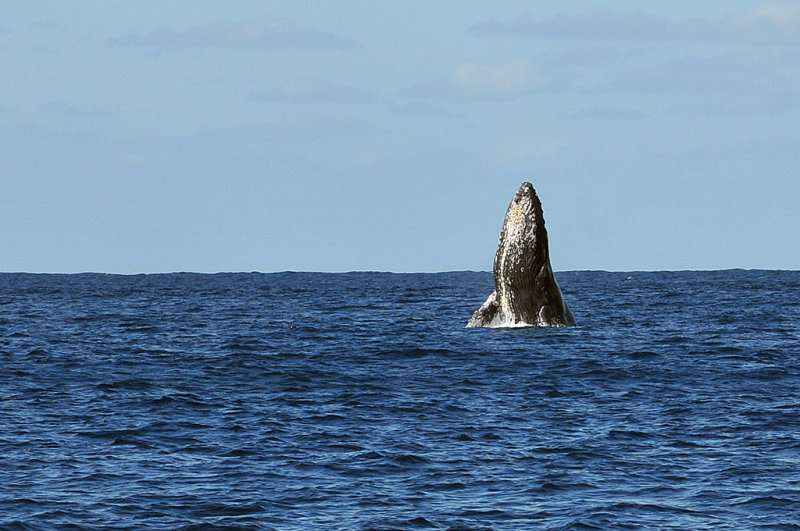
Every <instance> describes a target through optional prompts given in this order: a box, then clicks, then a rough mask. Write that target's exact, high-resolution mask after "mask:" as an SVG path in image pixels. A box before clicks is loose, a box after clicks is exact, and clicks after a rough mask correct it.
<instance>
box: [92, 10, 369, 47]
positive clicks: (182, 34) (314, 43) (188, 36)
mask: <svg viewBox="0 0 800 531" xmlns="http://www.w3.org/2000/svg"><path fill="white" fill-rule="evenodd" d="M107 44H108V45H110V46H141V47H148V48H201V47H203V48H250V49H266V50H274V49H282V48H300V49H312V48H350V47H353V46H356V43H355V42H354V41H351V40H348V39H343V38H341V37H338V36H337V35H334V34H333V33H329V32H324V31H318V30H313V29H309V28H301V27H298V26H297V25H296V24H295V23H294V22H292V21H289V20H284V19H275V18H268V17H263V18H258V19H254V20H244V21H238V22H220V23H216V24H207V25H202V26H192V27H190V28H188V29H185V30H172V29H169V28H165V27H161V28H158V29H155V30H153V31H151V32H150V33H148V34H146V35H138V34H129V35H124V36H120V37H113V38H111V39H109V40H108V41H107Z"/></svg>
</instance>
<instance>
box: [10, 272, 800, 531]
mask: <svg viewBox="0 0 800 531" xmlns="http://www.w3.org/2000/svg"><path fill="white" fill-rule="evenodd" d="M558 279H559V283H560V285H561V288H562V291H563V292H564V295H565V298H566V300H567V301H568V303H569V305H570V307H571V308H572V310H573V313H574V314H575V316H576V319H577V320H578V323H579V326H578V327H576V328H564V329H547V328H525V329H504V330H499V329H467V328H465V325H466V323H467V320H468V319H469V317H470V315H471V314H472V312H473V311H474V310H475V309H476V308H477V307H478V306H479V305H480V304H481V303H482V302H483V301H484V299H485V298H486V296H487V295H488V294H489V292H490V291H491V289H492V277H491V274H489V273H472V272H459V273H440V274H388V273H350V274H322V273H276V274H258V273H247V274H244V273H243V274H217V275H203V274H165V275H134V276H115V275H97V274H82V275H30V274H0V370H1V372H0V528H2V529H71V528H74V529H109V528H114V529H137V530H138V529H145V530H146V529H181V528H184V529H217V528H220V529H222V528H234V529H281V530H282V529H428V528H430V529H625V528H627V529H793V528H794V529H796V528H800V296H799V295H798V294H799V293H800V291H799V290H800V272H781V271H740V270H733V271H714V272H653V273H605V272H565V273H560V274H559V275H558Z"/></svg>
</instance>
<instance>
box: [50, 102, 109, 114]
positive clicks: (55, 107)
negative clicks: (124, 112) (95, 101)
mask: <svg viewBox="0 0 800 531" xmlns="http://www.w3.org/2000/svg"><path fill="white" fill-rule="evenodd" d="M39 110H40V111H41V112H43V113H50V114H61V115H63V116H107V115H108V114H109V113H108V112H103V111H94V110H88V109H82V108H80V107H77V106H75V105H72V104H70V103H67V102H65V101H62V100H55V101H48V102H46V103H43V104H42V105H40V106H39Z"/></svg>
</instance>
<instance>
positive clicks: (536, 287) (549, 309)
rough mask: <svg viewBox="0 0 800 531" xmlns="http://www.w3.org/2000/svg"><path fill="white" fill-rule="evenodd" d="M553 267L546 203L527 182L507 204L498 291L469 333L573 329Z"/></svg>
mask: <svg viewBox="0 0 800 531" xmlns="http://www.w3.org/2000/svg"><path fill="white" fill-rule="evenodd" d="M574 325H575V318H574V317H573V316H572V312H570V310H569V308H568V307H567V303H566V302H565V301H564V298H563V297H562V295H561V290H560V289H558V284H557V283H556V279H555V276H553V269H552V267H551V266H550V250H549V248H548V246H547V231H546V230H545V228H544V214H543V213H542V202H541V201H540V200H539V196H537V195H536V190H534V189H533V185H532V184H531V183H529V182H524V183H522V186H520V187H519V190H517V193H516V194H514V199H512V200H511V204H510V205H508V210H507V211H506V217H505V220H504V221H503V230H502V231H500V243H499V244H498V246H497V254H496V255H495V256H494V291H493V292H492V294H491V295H489V298H488V299H486V302H484V303H483V305H482V306H481V307H480V308H478V309H477V310H476V311H475V313H474V314H473V315H472V319H470V321H469V323H467V327H468V328H473V327H479V326H488V327H512V326H574Z"/></svg>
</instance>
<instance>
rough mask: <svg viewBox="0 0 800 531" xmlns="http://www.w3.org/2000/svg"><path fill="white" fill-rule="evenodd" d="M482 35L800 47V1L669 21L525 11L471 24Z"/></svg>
mask: <svg viewBox="0 0 800 531" xmlns="http://www.w3.org/2000/svg"><path fill="white" fill-rule="evenodd" d="M470 31H471V32H472V33H473V34H475V35H478V36H496V35H516V36H521V37H528V38H538V39H575V40H621V41H658V40H707V41H731V42H743V43H750V44H765V45H775V44H784V45H800V2H790V1H781V0H773V1H763V2H760V3H759V4H758V5H756V6H755V7H753V8H751V9H748V10H745V11H742V12H739V13H736V14H734V15H732V16H729V17H725V18H722V19H718V20H708V19H702V18H690V19H685V20H681V21H674V20H670V19H668V18H665V17H661V16H658V15H654V14H650V13H645V12H641V11H637V12H628V13H618V12H614V11H607V10H604V11H600V10H598V11H591V12H585V13H581V14H577V15H568V14H559V15H556V16H553V17H550V18H547V19H542V20H537V19H534V18H533V17H532V16H530V15H529V14H521V15H518V16H517V17H515V18H514V19H513V20H511V21H507V22H503V21H498V20H487V21H483V22H479V23H477V24H475V25H473V26H472V27H471V28H470Z"/></svg>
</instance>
